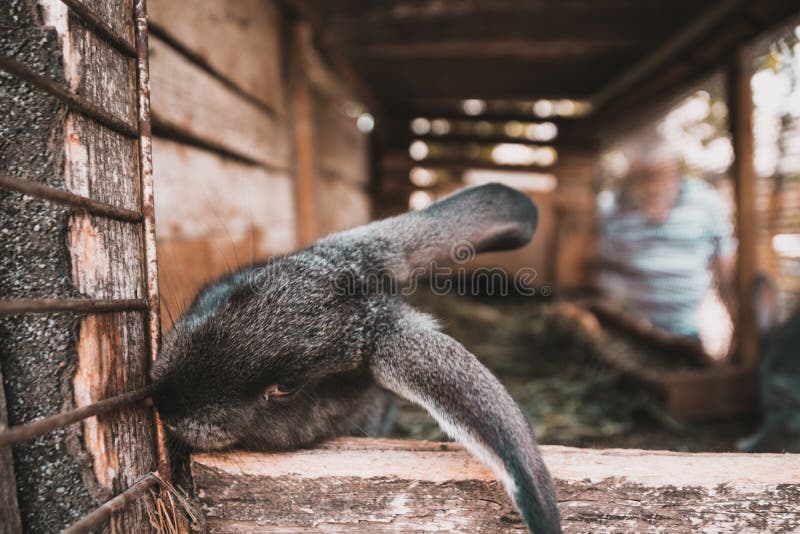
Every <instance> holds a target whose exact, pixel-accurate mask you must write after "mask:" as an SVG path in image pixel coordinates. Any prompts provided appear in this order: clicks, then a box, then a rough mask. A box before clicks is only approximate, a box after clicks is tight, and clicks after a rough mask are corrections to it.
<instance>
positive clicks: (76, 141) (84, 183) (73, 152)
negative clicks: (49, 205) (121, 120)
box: [64, 113, 141, 212]
mask: <svg viewBox="0 0 800 534" xmlns="http://www.w3.org/2000/svg"><path fill="white" fill-rule="evenodd" d="M64 130H65V132H64V133H65V136H64V153H65V156H66V157H65V162H64V182H65V184H66V187H67V188H68V189H69V191H70V192H72V193H74V194H76V195H81V196H85V197H88V198H91V199H94V200H99V201H101V202H105V203H107V204H112V205H118V206H119V207H121V208H126V209H129V210H133V211H136V212H139V211H140V210H141V196H140V192H139V180H138V176H139V162H138V157H137V141H136V140H135V139H131V138H129V137H127V136H124V135H121V134H119V133H117V132H114V131H112V130H110V129H108V128H106V127H104V126H101V125H99V124H98V123H96V122H95V121H92V120H90V119H87V118H86V117H83V116H82V115H79V114H77V113H70V114H69V115H68V116H67V120H66V124H65V126H64Z"/></svg>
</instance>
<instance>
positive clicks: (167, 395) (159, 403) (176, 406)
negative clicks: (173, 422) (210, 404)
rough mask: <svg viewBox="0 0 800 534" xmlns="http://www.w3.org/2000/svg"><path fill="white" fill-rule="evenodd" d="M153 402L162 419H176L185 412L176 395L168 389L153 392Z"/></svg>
mask: <svg viewBox="0 0 800 534" xmlns="http://www.w3.org/2000/svg"><path fill="white" fill-rule="evenodd" d="M153 404H154V405H155V407H156V410H158V413H159V414H160V415H161V417H162V418H163V419H166V420H169V419H177V418H179V417H181V416H182V415H184V414H185V413H186V408H185V406H184V405H183V403H181V402H180V400H179V397H178V395H176V394H175V392H174V391H171V390H170V389H165V388H162V389H159V390H157V391H156V392H155V393H153Z"/></svg>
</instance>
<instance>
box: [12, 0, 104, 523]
mask: <svg viewBox="0 0 800 534" xmlns="http://www.w3.org/2000/svg"><path fill="white" fill-rule="evenodd" d="M38 18H39V15H38V13H37V11H36V7H35V3H34V2H32V1H25V0H5V1H3V2H0V52H2V53H4V54H7V55H11V56H13V57H15V58H16V59H17V60H19V61H21V62H24V63H25V64H26V65H28V66H30V67H31V68H33V69H34V70H36V71H37V72H40V73H42V74H45V75H47V76H49V77H51V78H53V79H57V80H62V81H63V73H62V70H61V66H60V53H59V51H58V50H59V46H58V43H57V38H56V36H55V32H52V31H46V30H43V29H42V28H41V27H40V26H39V24H38ZM65 112H66V109H65V107H64V106H63V105H61V104H60V103H59V102H58V101H57V100H55V99H54V98H51V97H49V96H47V95H46V94H44V93H42V92H41V91H38V90H36V89H34V88H32V87H31V86H29V85H27V84H24V83H22V82H19V81H17V80H16V79H14V78H12V77H11V76H9V75H8V74H6V73H4V72H0V172H4V173H7V174H11V175H14V176H21V177H25V178H26V179H30V180H35V181H37V182H40V183H44V184H47V185H50V186H54V187H59V188H63V186H64V184H63V180H62V172H61V166H62V161H61V160H62V151H63V148H62V139H63V130H62V129H63V121H64V117H65ZM0 206H2V208H0V298H23V297H25V298H32V297H75V296H77V294H76V293H75V291H74V289H73V287H72V284H71V281H70V280H71V278H70V265H69V254H68V251H67V247H66V241H65V236H66V222H67V212H68V210H67V209H65V208H63V207H60V206H55V205H53V204H50V203H48V202H44V201H41V200H37V199H33V198H31V197H27V196H25V195H20V194H17V193H9V192H6V191H0ZM74 337H75V319H74V317H72V316H70V315H67V314H49V315H25V316H13V317H0V365H1V366H2V370H3V376H4V380H5V384H4V387H5V392H6V397H7V401H8V411H9V414H8V416H9V423H10V424H12V425H13V424H19V423H22V422H25V421H30V420H32V419H35V418H37V417H41V416H44V415H50V414H53V413H57V412H58V411H60V410H61V409H62V408H63V405H62V403H63V399H64V398H70V397H71V395H69V394H67V395H64V393H63V392H64V387H66V386H65V385H66V384H67V383H68V380H69V377H70V375H71V372H70V371H71V368H72V365H73V359H74V343H75V341H74ZM67 391H68V390H67ZM75 432H76V429H75V427H73V428H71V429H62V430H59V431H56V432H53V433H51V434H48V435H46V436H43V437H41V438H39V439H37V440H36V441H34V442H32V443H29V444H25V445H22V446H19V447H16V448H15V449H14V463H15V469H16V475H17V484H18V496H19V502H20V511H21V515H22V521H23V526H24V529H25V532H48V533H49V532H56V531H58V530H60V529H61V528H63V527H64V526H65V525H66V524H68V523H69V522H70V521H72V520H74V519H75V518H77V517H79V516H81V515H82V514H84V513H85V512H86V511H88V510H90V509H92V508H93V507H94V506H95V504H94V502H93V500H92V499H91V497H90V495H89V493H88V491H87V490H86V486H85V484H84V474H85V472H84V469H83V466H82V463H83V462H81V461H79V460H78V459H76V457H75V456H73V455H72V454H71V453H70V452H68V449H69V450H71V451H75V450H76V446H78V440H77V436H76V435H75Z"/></svg>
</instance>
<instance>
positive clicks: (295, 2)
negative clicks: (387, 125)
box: [281, 0, 383, 117]
mask: <svg viewBox="0 0 800 534" xmlns="http://www.w3.org/2000/svg"><path fill="white" fill-rule="evenodd" d="M281 4H282V5H283V6H284V7H285V8H286V9H288V10H289V11H291V12H292V13H293V14H294V15H296V16H297V17H299V18H300V19H302V20H304V21H305V24H307V25H308V26H310V29H309V32H312V33H313V34H314V36H315V40H314V42H315V44H316V46H317V47H319V49H320V51H321V52H322V54H323V55H324V56H325V57H326V58H327V59H328V61H329V62H330V64H331V65H332V66H333V68H334V70H335V71H336V74H337V75H338V77H339V78H341V79H342V80H343V81H344V82H345V83H346V84H347V85H348V86H349V88H350V89H351V90H352V91H353V93H354V94H355V95H357V96H358V98H359V99H360V100H362V101H363V103H364V104H365V105H366V106H367V107H368V108H369V109H370V111H371V112H372V114H373V115H375V116H376V117H380V116H382V115H383V112H382V109H381V108H382V103H381V101H380V100H379V99H378V97H377V96H376V95H375V93H374V92H373V90H372V87H371V86H370V85H368V84H367V83H365V81H364V79H363V78H362V77H361V74H360V73H359V72H357V71H356V69H355V68H353V65H352V64H351V63H350V61H349V59H348V58H347V57H345V54H344V53H343V52H342V50H340V48H339V46H338V39H337V38H335V37H334V36H333V35H332V34H331V32H330V31H329V30H330V23H329V21H327V20H325V19H324V18H322V17H321V16H320V15H319V13H318V12H317V10H316V8H317V7H318V6H312V5H310V4H309V3H308V2H306V0H281ZM314 50H316V48H314Z"/></svg>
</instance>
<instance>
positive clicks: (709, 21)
mask: <svg viewBox="0 0 800 534" xmlns="http://www.w3.org/2000/svg"><path fill="white" fill-rule="evenodd" d="M744 3H745V2H744V0H719V1H717V2H716V3H714V4H713V5H712V6H711V7H710V8H708V9H706V10H705V11H703V12H702V13H700V14H699V15H697V16H696V17H695V18H694V19H693V20H692V22H691V23H690V24H688V25H686V26H685V27H684V28H683V29H682V30H681V31H680V32H678V33H676V34H675V35H674V36H673V37H671V38H670V39H668V40H667V41H666V42H664V43H663V44H662V45H660V46H659V47H658V48H656V49H655V50H654V51H653V52H651V53H650V54H649V55H648V56H646V57H645V58H644V59H642V60H641V61H639V62H637V63H636V64H634V65H633V66H632V67H631V68H630V69H628V70H626V71H624V72H623V73H622V74H621V75H619V76H618V77H616V78H615V79H614V80H612V81H611V82H609V83H608V84H606V85H604V86H603V87H602V88H600V89H599V90H598V91H597V92H596V93H595V94H594V95H592V97H591V99H590V100H591V103H592V109H595V110H597V109H598V108H600V107H602V106H604V105H605V104H606V103H608V102H609V101H610V100H613V99H614V98H616V97H617V96H619V95H620V94H622V93H624V92H625V91H627V90H629V89H630V88H631V87H633V86H635V85H636V84H637V83H639V82H640V81H642V80H643V79H645V78H647V77H649V76H650V75H652V74H653V73H655V72H656V71H657V70H658V69H659V68H660V67H661V66H663V65H664V64H665V63H666V62H667V61H669V60H670V59H671V58H672V57H674V56H675V55H676V54H677V53H679V52H681V51H683V50H684V49H685V48H686V47H687V46H688V45H690V44H692V43H693V42H695V41H696V40H697V39H698V38H700V37H702V36H703V35H704V34H706V33H708V32H709V31H710V30H711V29H712V28H714V27H715V26H717V25H718V24H719V23H720V22H721V21H722V20H724V19H725V17H727V16H728V15H730V14H731V13H733V12H734V11H735V10H737V9H739V8H740V7H741V6H742V5H744Z"/></svg>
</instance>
